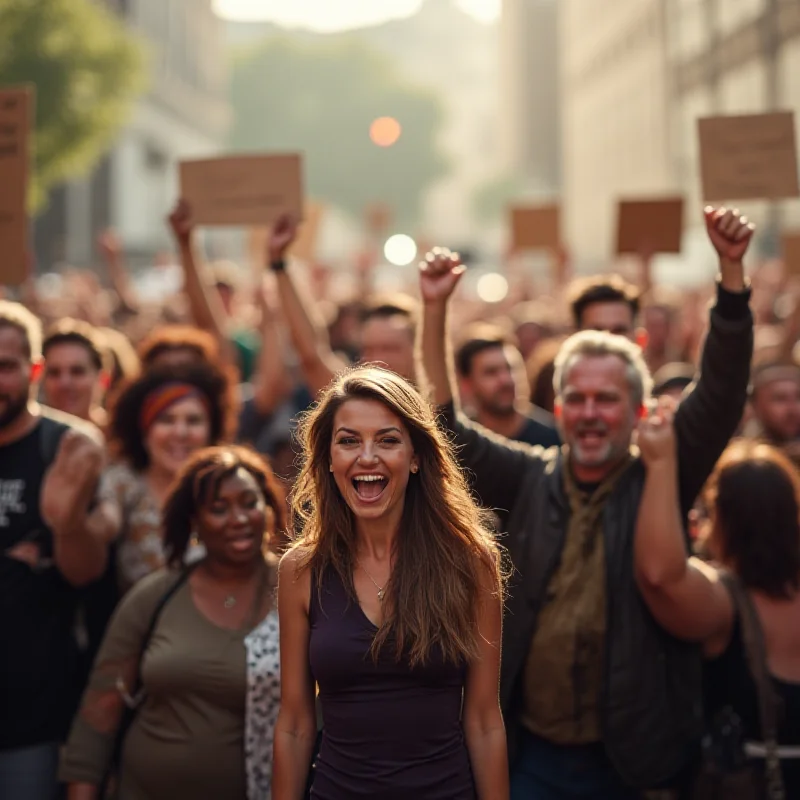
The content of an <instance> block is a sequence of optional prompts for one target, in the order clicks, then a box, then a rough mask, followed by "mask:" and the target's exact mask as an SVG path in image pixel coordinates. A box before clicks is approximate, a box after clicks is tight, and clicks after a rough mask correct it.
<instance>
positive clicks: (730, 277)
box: [719, 258, 747, 292]
mask: <svg viewBox="0 0 800 800" xmlns="http://www.w3.org/2000/svg"><path fill="white" fill-rule="evenodd" d="M719 274H720V283H721V284H722V287H723V288H724V289H727V290H728V291H729V292H743V291H744V290H745V289H746V288H747V283H746V281H745V277H744V263H743V262H742V260H741V259H739V260H737V261H731V260H730V259H727V258H722V259H720V262H719Z"/></svg>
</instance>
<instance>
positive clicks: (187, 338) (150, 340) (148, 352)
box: [138, 325, 219, 370]
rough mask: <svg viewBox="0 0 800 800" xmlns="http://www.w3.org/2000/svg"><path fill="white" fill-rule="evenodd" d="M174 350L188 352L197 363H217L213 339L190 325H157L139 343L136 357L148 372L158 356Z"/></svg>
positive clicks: (217, 348) (217, 355) (217, 350)
mask: <svg viewBox="0 0 800 800" xmlns="http://www.w3.org/2000/svg"><path fill="white" fill-rule="evenodd" d="M174 350H186V351H189V352H191V353H193V354H194V355H195V356H196V358H197V361H198V362H207V363H209V364H218V362H219V347H218V346H217V342H216V341H215V339H214V337H213V336H212V335H211V334H210V333H208V332H207V331H203V330H200V328H195V327H193V326H192V325H159V326H158V327H157V328H155V329H154V330H153V332H152V333H150V334H149V335H148V336H147V337H146V338H145V339H143V340H142V341H141V342H140V343H139V347H138V355H139V359H140V360H141V362H142V366H143V367H144V369H145V370H149V369H153V368H155V367H154V364H155V362H156V361H157V360H158V358H159V356H161V355H163V354H164V353H167V352H171V351H174Z"/></svg>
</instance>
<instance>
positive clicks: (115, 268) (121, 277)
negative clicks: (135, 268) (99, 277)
mask: <svg viewBox="0 0 800 800" xmlns="http://www.w3.org/2000/svg"><path fill="white" fill-rule="evenodd" d="M106 267H107V268H108V276H109V278H110V279H111V285H112V286H113V287H114V291H115V292H116V293H117V297H119V300H120V303H121V304H122V306H123V307H124V308H125V309H126V310H128V311H131V312H137V311H138V310H139V299H138V298H137V297H136V290H135V289H134V288H133V285H132V283H131V281H130V278H129V276H128V272H127V270H126V268H125V263H124V261H123V260H122V256H121V255H120V254H119V253H109V254H107V255H106Z"/></svg>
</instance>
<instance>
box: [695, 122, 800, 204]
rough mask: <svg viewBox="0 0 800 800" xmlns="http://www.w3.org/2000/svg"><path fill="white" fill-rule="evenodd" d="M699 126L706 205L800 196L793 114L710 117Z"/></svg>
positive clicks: (701, 169) (702, 178)
mask: <svg viewBox="0 0 800 800" xmlns="http://www.w3.org/2000/svg"><path fill="white" fill-rule="evenodd" d="M697 124H698V133H699V137H700V177H701V180H702V190H703V199H704V200H706V201H709V202H716V201H721V200H722V201H733V200H778V199H781V198H786V197H798V196H800V185H798V178H797V147H796V142H795V134H794V113H793V112H792V111H778V112H773V113H769V114H749V115H746V116H728V117H706V118H705V119H700V120H698V123H697Z"/></svg>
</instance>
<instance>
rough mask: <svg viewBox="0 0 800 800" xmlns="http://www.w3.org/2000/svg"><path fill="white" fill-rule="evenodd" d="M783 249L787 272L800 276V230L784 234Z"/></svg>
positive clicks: (782, 238)
mask: <svg viewBox="0 0 800 800" xmlns="http://www.w3.org/2000/svg"><path fill="white" fill-rule="evenodd" d="M781 251H782V253H783V263H784V265H785V267H786V274H787V275H792V276H800V231H793V232H792V233H784V234H783V236H782V237H781Z"/></svg>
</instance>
